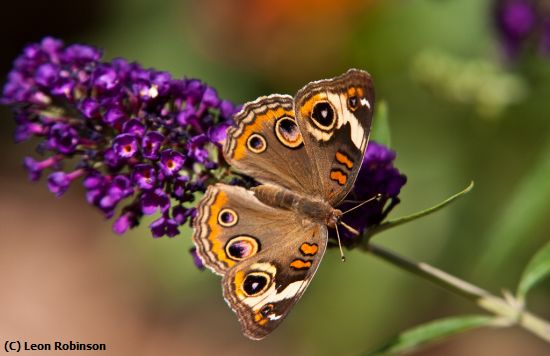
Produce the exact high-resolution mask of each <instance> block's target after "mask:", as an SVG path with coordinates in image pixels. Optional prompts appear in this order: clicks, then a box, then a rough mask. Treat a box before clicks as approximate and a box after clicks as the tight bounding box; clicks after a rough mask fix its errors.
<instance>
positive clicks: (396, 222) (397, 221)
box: [364, 181, 474, 243]
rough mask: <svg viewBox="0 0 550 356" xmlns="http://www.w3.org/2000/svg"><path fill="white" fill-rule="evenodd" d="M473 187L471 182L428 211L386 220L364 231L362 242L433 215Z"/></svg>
mask: <svg viewBox="0 0 550 356" xmlns="http://www.w3.org/2000/svg"><path fill="white" fill-rule="evenodd" d="M473 187H474V182H473V181H471V182H470V184H469V185H468V186H467V187H466V188H465V189H464V190H462V191H461V192H458V193H456V194H455V195H452V196H450V197H449V198H447V199H445V200H444V201H442V202H441V203H439V204H437V205H434V206H432V207H431V208H429V209H426V210H423V211H420V212H418V213H414V214H411V215H408V216H403V217H401V218H397V219H395V220H388V221H386V222H383V223H382V224H380V225H376V226H374V227H372V228H370V229H369V230H367V231H366V238H365V239H364V241H366V242H367V243H368V241H369V239H370V238H371V237H372V236H373V235H374V234H378V233H380V232H382V231H384V230H387V229H390V228H393V227H396V226H399V225H402V224H405V223H408V222H410V221H412V220H416V219H418V218H421V217H423V216H426V215H430V214H432V213H435V212H436V211H438V210H441V209H443V208H444V207H445V206H447V205H449V204H450V203H452V202H453V201H454V200H456V199H458V198H460V197H461V196H463V195H464V194H466V193H468V192H469V191H470V190H472V188H473Z"/></svg>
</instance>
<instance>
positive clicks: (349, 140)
mask: <svg viewBox="0 0 550 356" xmlns="http://www.w3.org/2000/svg"><path fill="white" fill-rule="evenodd" d="M295 110H296V118H297V120H296V122H297V124H298V126H299V127H300V132H301V133H302V137H303V140H304V147H305V149H306V151H307V153H308V156H309V157H310V159H311V160H312V161H313V162H314V166H315V168H316V171H317V177H316V182H315V183H316V184H317V186H318V190H319V192H318V194H319V195H321V196H322V197H323V198H324V199H325V200H326V201H328V202H329V203H330V204H331V205H332V206H335V205H337V204H338V203H339V202H340V201H341V200H342V199H344V197H345V196H346V195H347V194H348V193H349V191H350V190H351V189H352V187H353V184H354V182H355V179H356V178H357V174H358V172H359V169H360V168H361V164H362V161H363V156H364V153H365V150H366V147H367V142H368V138H369V134H370V127H371V122H372V114H373V110H374V89H373V84H372V81H371V77H370V75H369V74H368V73H367V72H365V71H361V70H357V69H350V70H349V71H348V72H346V73H345V74H343V75H341V76H339V77H335V78H332V79H326V80H321V81H317V82H312V83H309V84H308V85H306V86H305V87H304V88H302V89H301V90H300V91H298V94H297V95H296V99H295Z"/></svg>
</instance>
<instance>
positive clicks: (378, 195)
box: [342, 193, 382, 215]
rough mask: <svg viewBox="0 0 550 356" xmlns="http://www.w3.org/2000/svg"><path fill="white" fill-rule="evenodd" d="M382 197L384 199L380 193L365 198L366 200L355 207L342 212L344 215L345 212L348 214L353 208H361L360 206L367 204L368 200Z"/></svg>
mask: <svg viewBox="0 0 550 356" xmlns="http://www.w3.org/2000/svg"><path fill="white" fill-rule="evenodd" d="M380 199H382V194H380V193H378V194H376V195H375V196H373V197H372V198H370V199H367V200H365V201H364V202H362V203H361V204H359V205H356V206H354V207H353V208H351V209H348V210H346V211H344V212H343V213H342V215H344V214H346V213H349V212H350V211H353V210H355V209H357V208H360V207H362V206H363V205H365V204H367V203H368V202H371V201H373V200H380Z"/></svg>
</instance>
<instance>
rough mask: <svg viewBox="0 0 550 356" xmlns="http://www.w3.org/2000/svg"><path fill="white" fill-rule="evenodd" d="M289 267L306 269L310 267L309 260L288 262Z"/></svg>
mask: <svg viewBox="0 0 550 356" xmlns="http://www.w3.org/2000/svg"><path fill="white" fill-rule="evenodd" d="M290 267H292V268H296V269H308V268H309V267H311V262H310V261H303V260H294V261H292V262H290Z"/></svg>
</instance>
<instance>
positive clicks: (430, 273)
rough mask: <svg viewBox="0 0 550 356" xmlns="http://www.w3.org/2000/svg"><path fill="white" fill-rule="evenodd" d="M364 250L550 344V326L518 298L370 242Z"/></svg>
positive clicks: (499, 321)
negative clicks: (469, 281)
mask: <svg viewBox="0 0 550 356" xmlns="http://www.w3.org/2000/svg"><path fill="white" fill-rule="evenodd" d="M360 248H361V249H362V250H364V251H366V252H368V253H371V254H373V255H374V256H376V257H379V258H381V259H383V260H384V261H387V262H389V263H391V264H393V265H394V266H397V267H399V268H401V269H404V270H406V271H409V272H411V273H413V274H416V275H417V276H420V277H422V278H424V279H427V280H429V281H431V282H433V283H435V284H437V285H439V286H440V287H443V288H444V289H446V290H448V291H450V292H452V293H454V294H457V295H460V296H462V297H464V298H466V299H468V300H471V301H472V302H474V303H475V304H477V305H478V306H479V307H481V308H482V309H485V310H486V311H488V312H490V313H492V314H494V315H495V316H496V318H495V320H494V323H493V325H494V326H511V325H519V326H520V327H522V328H524V329H525V330H528V331H530V332H532V333H533V334H535V335H537V336H539V337H540V338H542V339H543V340H545V341H547V342H550V323H549V322H548V321H546V320H544V319H541V318H539V317H538V316H536V315H534V314H532V313H530V312H528V311H527V310H525V309H524V308H523V305H521V303H520V302H518V301H517V300H516V299H512V297H511V296H508V298H500V297H497V296H494V295H492V294H491V293H489V292H488V291H486V290H484V289H481V288H479V287H477V286H475V285H473V284H471V283H468V282H466V281H463V280H461V279H459V278H457V277H455V276H452V275H450V274H448V273H447V272H444V271H442V270H440V269H437V268H435V267H433V266H431V265H429V264H426V263H423V262H414V261H410V260H408V259H406V258H404V257H402V256H399V255H397V254H395V253H393V252H391V251H389V250H386V249H385V248H383V247H380V246H378V245H375V244H372V243H368V244H364V245H361V246H360Z"/></svg>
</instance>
